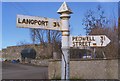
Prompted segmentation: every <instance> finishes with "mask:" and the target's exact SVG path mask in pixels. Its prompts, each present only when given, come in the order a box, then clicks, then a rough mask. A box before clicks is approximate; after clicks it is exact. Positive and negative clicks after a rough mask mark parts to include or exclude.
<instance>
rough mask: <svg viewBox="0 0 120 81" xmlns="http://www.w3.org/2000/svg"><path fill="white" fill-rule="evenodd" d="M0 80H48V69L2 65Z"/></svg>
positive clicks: (20, 65)
mask: <svg viewBox="0 0 120 81" xmlns="http://www.w3.org/2000/svg"><path fill="white" fill-rule="evenodd" d="M2 79H48V67H42V66H33V65H25V64H24V65H23V64H13V63H3V64H2Z"/></svg>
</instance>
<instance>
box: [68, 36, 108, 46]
mask: <svg viewBox="0 0 120 81" xmlns="http://www.w3.org/2000/svg"><path fill="white" fill-rule="evenodd" d="M109 43H110V39H109V38H108V37H107V36H105V35H90V36H71V37H70V47H80V48H84V47H105V46H107V44H109Z"/></svg>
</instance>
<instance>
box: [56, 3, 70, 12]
mask: <svg viewBox="0 0 120 81" xmlns="http://www.w3.org/2000/svg"><path fill="white" fill-rule="evenodd" d="M57 12H58V13H60V14H61V13H63V12H68V13H72V11H71V9H70V8H69V7H68V5H67V4H66V2H63V4H62V5H61V7H60V8H59V9H58V11H57Z"/></svg>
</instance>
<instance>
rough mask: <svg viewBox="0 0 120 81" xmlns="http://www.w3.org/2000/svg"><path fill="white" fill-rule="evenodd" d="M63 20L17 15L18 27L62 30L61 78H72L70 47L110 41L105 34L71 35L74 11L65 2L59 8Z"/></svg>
mask: <svg viewBox="0 0 120 81" xmlns="http://www.w3.org/2000/svg"><path fill="white" fill-rule="evenodd" d="M57 12H58V13H59V14H60V18H61V20H58V19H51V18H45V17H35V16H26V15H17V21H16V22H17V27H20V28H40V29H48V30H59V31H61V32H62V41H61V42H62V52H63V54H62V62H61V79H70V71H69V68H70V65H69V64H70V55H69V48H70V47H75V48H76V47H80V48H81V47H104V46H106V45H107V44H109V43H110V40H109V38H108V37H106V36H105V35H91V36H70V37H69V35H70V33H69V32H70V31H69V26H70V25H69V19H70V14H71V13H72V11H71V10H70V8H69V7H68V6H67V4H66V3H65V2H64V3H63V4H62V5H61V7H60V8H59V10H58V11H57Z"/></svg>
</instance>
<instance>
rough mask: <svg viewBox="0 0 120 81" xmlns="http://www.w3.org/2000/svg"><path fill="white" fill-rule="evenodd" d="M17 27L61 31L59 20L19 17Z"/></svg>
mask: <svg viewBox="0 0 120 81" xmlns="http://www.w3.org/2000/svg"><path fill="white" fill-rule="evenodd" d="M16 23H17V27H22V28H40V29H48V30H61V23H60V20H58V19H52V18H46V17H37V16H26V15H17V21H16Z"/></svg>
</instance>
